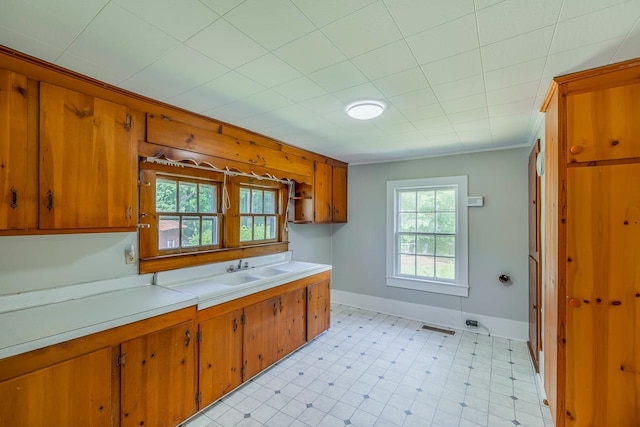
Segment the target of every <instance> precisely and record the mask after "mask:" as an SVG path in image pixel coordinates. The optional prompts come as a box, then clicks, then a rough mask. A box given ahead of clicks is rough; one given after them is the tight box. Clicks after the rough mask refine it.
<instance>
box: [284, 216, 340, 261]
mask: <svg viewBox="0 0 640 427" xmlns="http://www.w3.org/2000/svg"><path fill="white" fill-rule="evenodd" d="M331 227H332V226H331V225H328V224H289V249H290V250H291V251H292V252H293V259H294V260H295V261H305V262H318V263H321V264H332V250H331V249H332V248H331V246H332V245H331V233H332V230H331Z"/></svg>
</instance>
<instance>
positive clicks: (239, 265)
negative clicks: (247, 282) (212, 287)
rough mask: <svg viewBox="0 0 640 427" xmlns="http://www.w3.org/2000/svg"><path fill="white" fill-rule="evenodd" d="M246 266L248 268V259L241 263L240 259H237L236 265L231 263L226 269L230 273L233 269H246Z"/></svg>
mask: <svg viewBox="0 0 640 427" xmlns="http://www.w3.org/2000/svg"><path fill="white" fill-rule="evenodd" d="M248 268H249V261H245V262H244V264H243V263H242V260H239V261H238V265H237V266H236V265H233V264H231V265H230V266H229V267H227V271H228V272H229V273H232V272H234V271H240V270H246V269H248Z"/></svg>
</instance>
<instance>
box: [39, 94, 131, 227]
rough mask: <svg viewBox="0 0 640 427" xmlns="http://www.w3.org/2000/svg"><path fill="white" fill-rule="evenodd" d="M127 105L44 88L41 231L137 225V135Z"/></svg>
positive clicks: (41, 127) (41, 135)
mask: <svg viewBox="0 0 640 427" xmlns="http://www.w3.org/2000/svg"><path fill="white" fill-rule="evenodd" d="M134 115H135V114H134V113H133V112H132V111H131V110H130V109H129V108H128V107H126V106H123V105H118V104H115V103H113V102H109V101H106V100H103V99H100V98H96V97H93V96H89V95H85V94H83V93H80V92H76V91H72V90H68V89H64V88H61V87H58V86H54V85H51V84H48V83H41V84H40V159H39V162H40V180H39V184H40V192H39V200H40V203H39V205H40V206H39V212H40V220H39V226H40V228H41V229H86V228H130V227H134V226H135V224H136V212H137V209H136V193H137V191H136V190H137V150H136V147H137V144H136V143H137V141H136V135H137V132H136V131H135V130H134V127H135V126H137V125H138V124H140V125H142V123H140V121H141V120H138V119H137V118H136V117H134Z"/></svg>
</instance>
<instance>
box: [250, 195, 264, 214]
mask: <svg viewBox="0 0 640 427" xmlns="http://www.w3.org/2000/svg"><path fill="white" fill-rule="evenodd" d="M262 193H263V191H262V190H251V213H254V214H259V213H262Z"/></svg>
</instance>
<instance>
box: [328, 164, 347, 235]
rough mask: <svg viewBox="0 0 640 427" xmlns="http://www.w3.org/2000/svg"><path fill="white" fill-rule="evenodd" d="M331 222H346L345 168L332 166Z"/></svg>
mask: <svg viewBox="0 0 640 427" xmlns="http://www.w3.org/2000/svg"><path fill="white" fill-rule="evenodd" d="M332 173H333V179H332V185H331V187H332V192H333V222H334V223H341V222H347V168H346V167H342V166H334V167H333V171H332Z"/></svg>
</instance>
